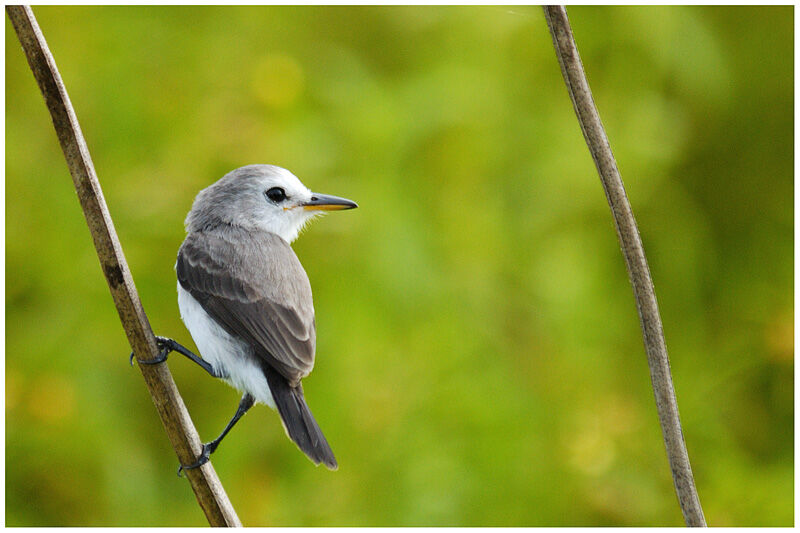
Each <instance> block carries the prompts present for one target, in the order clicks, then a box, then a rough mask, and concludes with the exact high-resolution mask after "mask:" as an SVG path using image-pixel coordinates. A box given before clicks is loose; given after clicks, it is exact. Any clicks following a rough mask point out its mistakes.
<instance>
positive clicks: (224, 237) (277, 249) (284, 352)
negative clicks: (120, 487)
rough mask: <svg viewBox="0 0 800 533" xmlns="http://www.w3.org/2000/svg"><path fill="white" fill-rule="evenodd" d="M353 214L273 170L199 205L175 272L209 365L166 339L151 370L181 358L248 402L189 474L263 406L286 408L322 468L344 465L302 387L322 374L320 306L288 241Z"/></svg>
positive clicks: (231, 179) (257, 170)
mask: <svg viewBox="0 0 800 533" xmlns="http://www.w3.org/2000/svg"><path fill="white" fill-rule="evenodd" d="M354 207H357V205H356V204H355V202H352V201H350V200H346V199H344V198H338V197H336V196H328V195H324V194H316V193H312V192H311V191H310V190H308V189H307V188H306V187H305V186H304V185H303V184H302V183H301V182H300V180H299V179H297V177H295V176H294V174H292V173H291V172H289V171H288V170H285V169H283V168H280V167H276V166H272V165H250V166H246V167H242V168H239V169H236V170H234V171H233V172H230V173H229V174H227V175H225V176H224V177H223V178H222V179H220V180H219V181H217V182H216V183H214V184H213V185H211V186H210V187H207V188H206V189H203V190H202V191H200V193H199V194H198V195H197V197H196V198H195V200H194V205H192V209H191V211H190V212H189V215H188V216H187V217H186V223H185V224H186V231H187V233H188V235H187V236H186V240H184V241H183V244H182V245H181V247H180V251H179V252H178V261H177V263H176V265H175V269H176V271H177V274H178V306H179V307H180V312H181V318H182V319H183V321H184V323H185V324H186V327H187V328H188V329H189V332H190V333H191V335H192V338H193V339H194V341H195V344H197V347H198V348H199V349H200V353H201V354H202V356H203V357H202V359H201V358H200V357H198V356H197V355H195V354H193V353H192V352H191V351H189V350H187V349H186V348H184V347H183V346H181V345H180V344H178V343H177V342H175V341H173V340H171V339H167V338H163V337H159V339H158V340H159V345H160V347H161V348H162V356H161V357H160V358H158V359H157V360H154V361H149V362H145V363H157V362H160V361H163V360H165V359H166V356H167V354H169V352H170V351H172V350H175V351H177V352H179V353H182V354H183V355H185V356H187V357H189V358H190V359H192V360H193V361H195V362H196V363H198V364H199V365H200V366H202V367H203V368H204V369H205V370H206V371H208V373H210V374H211V375H212V376H214V377H217V378H221V379H223V380H225V381H226V382H227V383H229V384H230V385H232V386H233V387H235V388H236V389H238V390H240V391H242V392H243V393H244V395H243V396H242V400H241V403H240V404H239V408H238V410H237V411H236V414H235V415H234V417H233V419H231V421H230V422H229V423H228V425H227V427H226V428H225V429H224V431H223V432H222V434H221V435H220V436H219V437H217V438H216V439H215V440H213V441H211V442H209V443H207V444H204V445H203V452H202V454H201V455H200V457H199V458H198V459H197V461H196V462H195V463H193V464H191V465H184V466H182V467H181V468H182V469H189V468H196V467H198V466H200V465H202V464H204V463H205V462H207V461H208V457H209V455H210V454H211V453H213V452H214V450H216V448H217V446H218V445H219V443H220V441H222V439H223V438H224V437H225V435H226V434H227V433H228V432H229V431H230V430H231V428H232V427H233V426H234V424H236V422H237V421H238V420H239V419H240V418H241V417H242V416H243V415H244V414H245V413H246V412H247V410H248V409H250V407H252V406H253V404H254V403H255V402H260V403H264V404H267V405H269V406H270V407H272V408H273V409H277V411H278V414H279V415H280V418H281V421H282V422H283V427H284V429H285V430H286V434H287V435H288V436H289V438H290V439H291V440H293V441H294V442H295V444H297V446H298V447H299V448H300V449H301V450H302V451H303V453H305V454H306V455H307V456H308V458H309V459H311V460H312V461H313V462H314V463H315V464H319V463H323V464H324V465H325V466H327V467H328V468H330V469H331V470H335V469H336V468H337V467H338V465H337V463H336V458H335V457H334V455H333V451H332V450H331V448H330V446H329V445H328V441H327V440H325V436H324V435H323V434H322V430H320V428H319V425H317V422H316V420H314V416H313V415H312V414H311V411H310V410H309V408H308V405H307V404H306V401H305V398H304V397H303V387H302V385H301V383H300V380H302V379H303V378H304V377H306V376H307V375H308V374H309V373H310V372H311V370H312V368H314V350H315V346H316V330H315V322H314V305H313V302H312V299H311V286H310V284H309V282H308V276H307V275H306V272H305V270H303V266H302V265H301V264H300V261H299V260H298V259H297V256H296V255H295V253H294V251H293V250H292V248H291V247H290V246H289V243H291V242H292V241H294V239H295V238H297V235H298V233H299V232H300V230H301V229H302V228H303V226H304V225H305V224H306V223H307V222H308V221H309V220H311V219H312V218H314V217H315V216H317V215H320V214H323V213H324V212H325V211H336V210H342V209H352V208H354ZM179 473H180V469H179Z"/></svg>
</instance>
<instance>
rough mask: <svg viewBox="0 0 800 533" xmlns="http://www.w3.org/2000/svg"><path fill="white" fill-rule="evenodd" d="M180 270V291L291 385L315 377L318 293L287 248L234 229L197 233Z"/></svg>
mask: <svg viewBox="0 0 800 533" xmlns="http://www.w3.org/2000/svg"><path fill="white" fill-rule="evenodd" d="M175 268H176V270H177V273H178V281H179V282H180V284H181V286H182V287H183V288H184V289H185V290H186V291H187V292H189V294H191V295H192V296H193V297H194V299H195V300H197V301H198V303H200V305H201V306H202V307H203V309H204V310H205V311H206V312H207V313H208V314H209V315H211V317H212V318H213V319H214V320H216V321H217V322H218V323H219V324H220V325H221V326H222V327H223V328H224V329H225V330H226V331H227V332H228V333H230V334H231V335H234V336H236V337H238V338H241V339H243V340H244V341H246V342H247V343H248V344H250V345H251V346H253V348H254V351H255V353H256V354H257V355H258V356H260V357H261V358H263V359H264V360H265V362H266V363H268V364H269V365H270V366H271V367H273V368H274V369H275V370H277V371H278V372H279V373H280V374H281V375H283V376H284V377H285V378H286V379H287V380H289V382H290V383H291V384H292V385H296V384H297V383H299V382H300V379H301V378H303V377H305V376H307V375H308V374H309V372H311V369H312V368H313V367H314V349H315V345H316V331H315V324H314V307H313V303H312V299H311V287H310V285H309V283H308V277H307V276H306V273H305V271H304V270H303V267H302V265H301V264H300V261H299V260H298V259H297V256H295V254H294V252H293V251H292V249H291V247H290V246H289V245H288V243H286V241H284V240H283V239H281V238H280V237H278V236H276V235H272V234H262V235H251V234H250V233H248V232H244V231H241V230H230V229H228V230H227V231H225V232H224V233H223V232H202V233H191V234H189V236H187V237H186V240H185V241H184V242H183V245H181V249H180V251H179V252H178V262H177V264H176V266H175Z"/></svg>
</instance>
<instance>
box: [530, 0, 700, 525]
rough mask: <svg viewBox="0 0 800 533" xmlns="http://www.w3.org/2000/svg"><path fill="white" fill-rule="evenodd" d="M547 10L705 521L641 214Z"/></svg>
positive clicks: (690, 495) (675, 473)
mask: <svg viewBox="0 0 800 533" xmlns="http://www.w3.org/2000/svg"><path fill="white" fill-rule="evenodd" d="M544 14H545V18H546V19H547V25H548V27H549V28H550V34H551V35H552V37H553V46H554V47H555V50H556V55H557V56H558V62H559V64H560V65H561V73H562V74H563V76H564V81H565V82H566V85H567V90H568V91H569V95H570V98H571V99H572V104H573V106H574V107H575V114H576V115H577V116H578V122H579V123H580V126H581V130H583V136H584V138H585V139H586V144H587V145H588V146H589V151H590V152H591V154H592V159H594V163H595V165H596V166H597V171H598V173H599V174H600V180H601V181H602V183H603V189H604V190H605V193H606V198H607V199H608V205H609V206H610V207H611V213H612V215H613V218H614V224H615V226H616V228H617V236H618V237H619V242H620V246H621V248H622V255H623V256H624V257H625V264H626V266H627V267H628V275H629V277H630V280H631V285H633V294H634V297H635V299H636V308H637V310H638V311H639V320H640V322H641V325H642V335H643V337H644V346H645V351H646V352H647V362H648V364H649V366H650V379H651V381H652V384H653V392H654V393H655V398H656V408H657V410H658V418H659V422H660V423H661V431H662V433H663V435H664V444H665V446H666V449H667V458H668V460H669V465H670V468H671V470H672V479H673V482H674V484H675V492H676V493H677V495H678V501H679V503H680V506H681V511H682V512H683V518H684V520H685V522H686V525H687V526H705V525H706V522H705V518H704V516H703V509H702V507H701V506H700V500H699V498H698V496H697V488H696V487H695V485H694V476H693V475H692V467H691V465H690V464H689V454H688V452H687V451H686V443H685V442H684V440H683V431H682V430H681V421H680V416H679V414H678V402H677V399H676V398H675V390H674V388H673V385H672V376H671V375H670V368H669V356H668V355H667V347H666V343H665V341H664V332H663V328H662V325H661V317H660V315H659V312H658V302H657V301H656V293H655V289H654V288H653V281H652V279H651V278H650V269H649V268H648V266H647V258H646V257H645V253H644V247H643V246H642V240H641V238H640V237H639V230H638V228H637V226H636V220H635V219H634V218H633V211H632V210H631V205H630V202H629V201H628V197H627V195H626V194H625V187H624V185H623V184H622V177H621V176H620V173H619V169H618V168H617V163H616V161H615V160H614V154H613V153H612V152H611V146H610V145H609V143H608V137H607V136H606V132H605V129H604V128H603V124H602V122H601V121H600V114H599V113H598V111H597V107H596V106H595V103H594V99H593V98H592V92H591V90H590V89H589V82H588V81H587V79H586V74H585V72H584V70H583V64H582V63H581V58H580V55H579V54H578V47H577V45H576V44H575V38H574V37H573V35H572V28H571V27H570V24H569V19H568V18H567V10H566V8H565V7H563V6H544Z"/></svg>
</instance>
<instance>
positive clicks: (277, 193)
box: [264, 187, 286, 204]
mask: <svg viewBox="0 0 800 533" xmlns="http://www.w3.org/2000/svg"><path fill="white" fill-rule="evenodd" d="M264 194H265V195H266V196H267V198H269V199H270V200H272V201H273V202H275V203H276V204H279V203H281V202H282V201H284V200H286V191H284V190H283V189H281V188H280V187H273V188H271V189H269V190H268V191H267V192H265V193H264Z"/></svg>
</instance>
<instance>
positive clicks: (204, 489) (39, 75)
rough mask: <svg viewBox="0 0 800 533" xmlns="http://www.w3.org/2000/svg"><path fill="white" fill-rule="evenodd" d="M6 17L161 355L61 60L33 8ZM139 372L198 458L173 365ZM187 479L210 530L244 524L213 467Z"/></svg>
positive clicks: (175, 433) (147, 335) (97, 236)
mask: <svg viewBox="0 0 800 533" xmlns="http://www.w3.org/2000/svg"><path fill="white" fill-rule="evenodd" d="M6 11H7V13H8V17H9V18H10V19H11V23H12V24H13V25H14V30H15V31H16V33H17V37H18V38H19V42H20V43H21V44H22V48H23V50H24V52H25V56H26V57H27V59H28V64H29V65H30V67H31V70H32V71H33V75H34V77H35V78H36V82H37V83H38V84H39V89H40V90H41V92H42V96H44V100H45V103H46V104H47V108H48V109H49V110H50V115H51V117H52V119H53V126H55V129H56V134H57V135H58V140H59V142H60V144H61V149H62V151H63V152H64V157H65V159H66V160H67V166H68V167H69V171H70V174H71V175H72V180H73V182H74V184H75V190H76V191H77V192H78V199H79V200H80V203H81V207H82V208H83V214H84V216H85V217H86V223H87V224H88V225H89V230H90V232H91V234H92V240H93V241H94V246H95V248H96V249H97V256H98V257H99V259H100V265H101V266H102V267H103V273H104V274H105V277H106V281H107V282H108V287H109V289H110V290H111V296H112V297H113V298H114V304H115V305H116V307H117V311H118V313H119V317H120V320H121V321H122V326H123V327H124V328H125V334H126V335H127V336H128V341H129V342H130V345H131V347H132V348H133V350H134V352H135V353H136V354H137V355H139V358H140V359H142V360H147V359H155V358H156V357H158V355H159V350H158V348H157V346H156V339H155V337H154V336H153V331H152V330H151V329H150V322H149V321H148V320H147V315H145V312H144V309H143V308H142V304H141V301H140V300H139V294H138V293H137V292H136V287H135V286H134V284H133V277H132V276H131V273H130V270H129V269H128V264H127V262H126V261H125V256H124V255H123V253H122V246H121V245H120V243H119V239H118V238H117V234H116V231H115V230H114V224H113V222H112V221H111V215H110V214H109V212H108V207H107V206H106V203H105V199H104V198H103V191H102V190H101V189H100V182H99V181H98V179H97V175H96V174H95V170H94V165H93V164H92V159H91V157H90V156H89V149H88V148H87V146H86V141H85V140H84V138H83V134H82V133H81V129H80V126H79V125H78V119H77V117H76V116H75V110H74V109H73V108H72V104H71V103H70V101H69V96H68V95H67V90H66V88H65V87H64V83H63V81H62V80H61V75H60V74H59V73H58V69H57V68H56V63H55V59H53V55H52V54H51V53H50V50H49V48H48V47H47V42H46V41H45V39H44V35H42V31H41V29H39V25H38V23H37V22H36V17H34V15H33V11H31V8H30V7H28V6H6ZM120 361H122V359H120ZM139 368H140V370H141V372H142V375H143V376H144V380H145V383H146V384H147V387H148V389H149V390H150V395H151V396H152V398H153V403H155V405H156V408H157V409H158V414H159V415H160V416H161V422H162V423H163V424H164V429H165V430H166V431H167V435H168V436H169V439H170V441H171V442H172V446H173V447H174V448H175V453H176V454H177V455H178V460H179V461H180V463H181V464H190V463H192V462H194V460H195V458H196V457H197V456H198V455H199V454H200V450H201V448H202V444H201V442H200V437H199V436H198V434H197V430H196V429H195V427H194V425H193V424H192V420H191V418H190V417H189V412H188V411H187V410H186V406H185V405H184V404H183V399H182V398H181V396H180V393H179V392H178V389H177V387H176V386H175V382H174V381H173V379H172V375H171V374H170V371H169V367H168V366H167V365H139ZM187 477H188V478H189V482H190V483H191V486H192V489H193V490H194V493H195V496H196V497H197V501H198V503H199V504H200V507H201V508H202V509H203V512H205V514H206V518H207V519H208V522H209V523H210V524H211V525H212V526H241V525H242V524H241V522H240V521H239V518H238V517H237V516H236V512H235V511H234V509H233V506H232V505H231V502H230V500H229V499H228V496H227V495H226V494H225V490H224V489H223V487H222V483H220V480H219V478H218V477H217V474H216V472H215V471H214V468H213V467H212V466H211V463H206V464H205V465H203V467H202V468H197V469H195V470H191V471H189V472H188V473H187Z"/></svg>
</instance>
